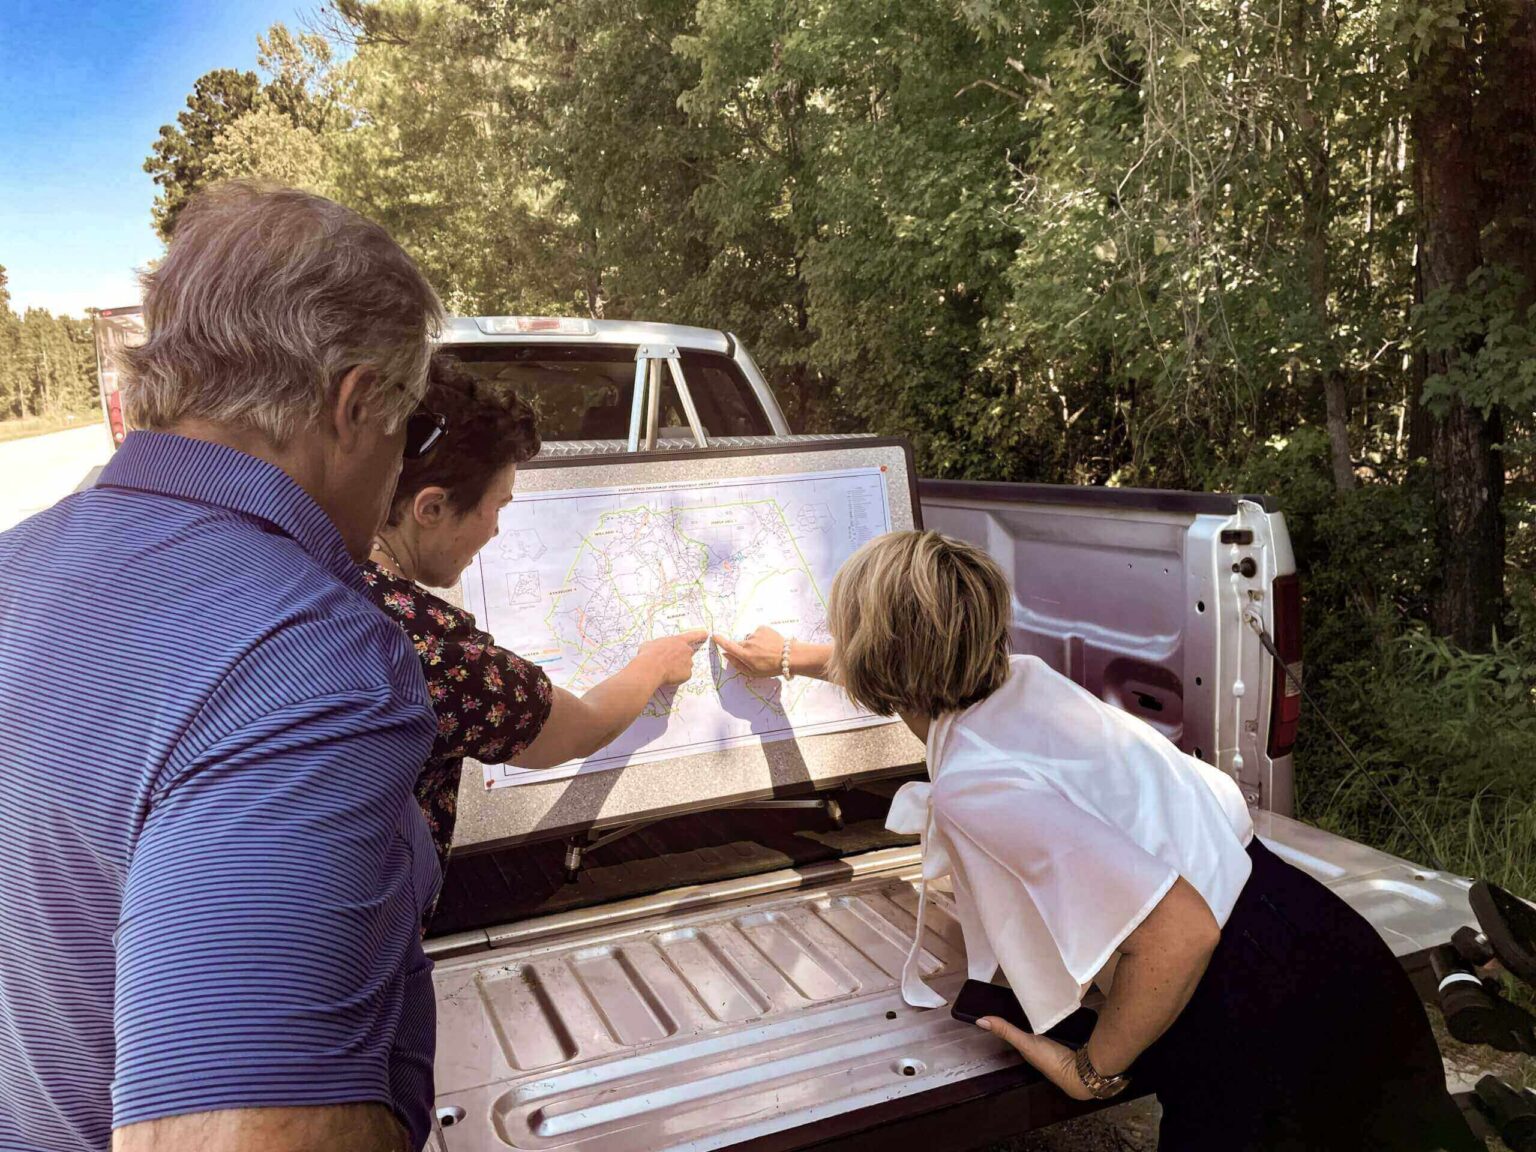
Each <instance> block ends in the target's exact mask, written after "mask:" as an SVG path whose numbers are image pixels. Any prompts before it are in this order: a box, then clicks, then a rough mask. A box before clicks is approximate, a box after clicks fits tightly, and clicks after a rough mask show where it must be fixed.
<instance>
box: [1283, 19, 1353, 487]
mask: <svg viewBox="0 0 1536 1152" xmlns="http://www.w3.org/2000/svg"><path fill="white" fill-rule="evenodd" d="M1294 15H1295V21H1296V25H1295V29H1294V33H1293V35H1294V41H1293V49H1294V51H1293V59H1294V60H1295V67H1296V69H1297V73H1296V74H1297V83H1298V86H1299V89H1300V91H1299V93H1298V96H1297V108H1296V129H1297V139H1298V142H1299V144H1300V146H1301V152H1302V157H1303V161H1304V169H1303V171H1302V172H1301V174H1300V176H1299V183H1300V186H1301V236H1302V246H1303V251H1304V253H1305V259H1306V268H1307V301H1308V304H1309V305H1310V309H1311V312H1312V323H1313V326H1314V331H1315V332H1316V338H1317V342H1318V344H1317V355H1318V359H1319V360H1320V361H1321V364H1320V365H1319V368H1318V370H1317V371H1316V372H1315V373H1313V376H1312V383H1313V387H1314V388H1317V389H1318V390H1320V391H1321V392H1322V394H1323V406H1324V410H1325V412H1326V413H1327V427H1328V455H1329V458H1330V459H1331V461H1332V463H1333V484H1334V487H1335V488H1337V489H1338V490H1339V491H1340V492H1348V491H1350V490H1351V489H1352V488H1354V487H1355V464H1354V458H1353V457H1352V456H1351V455H1350V451H1349V380H1348V378H1347V377H1346V375H1345V373H1344V370H1343V368H1342V367H1341V366H1340V364H1339V363H1338V359H1339V357H1338V349H1337V348H1336V347H1335V344H1334V339H1333V318H1332V317H1331V316H1330V315H1329V309H1328V287H1329V279H1328V277H1329V269H1328V224H1329V221H1330V217H1331V215H1332V212H1333V202H1332V197H1333V188H1332V176H1333V160H1332V157H1331V156H1330V155H1329V152H1328V135H1327V123H1326V122H1327V118H1328V117H1327V109H1324V110H1323V112H1322V114H1321V115H1320V114H1319V112H1318V110H1317V109H1316V108H1314V107H1313V101H1314V99H1315V98H1316V90H1315V89H1314V88H1313V87H1312V85H1311V83H1310V80H1309V78H1308V77H1307V76H1306V74H1305V70H1306V61H1307V58H1308V53H1307V48H1308V40H1309V39H1310V38H1311V37H1312V36H1313V34H1314V33H1315V34H1316V36H1317V37H1318V38H1321V37H1322V36H1324V34H1325V30H1324V29H1323V27H1322V23H1321V13H1320V12H1319V11H1318V5H1317V4H1316V3H1315V2H1310V0H1309V2H1302V3H1298V4H1296V6H1295V8H1294Z"/></svg>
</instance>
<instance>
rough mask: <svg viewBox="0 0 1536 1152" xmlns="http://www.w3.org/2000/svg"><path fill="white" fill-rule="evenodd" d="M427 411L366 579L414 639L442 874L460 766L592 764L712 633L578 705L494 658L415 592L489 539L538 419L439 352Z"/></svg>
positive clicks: (540, 676)
mask: <svg viewBox="0 0 1536 1152" xmlns="http://www.w3.org/2000/svg"><path fill="white" fill-rule="evenodd" d="M422 406H423V407H424V408H425V409H427V410H428V411H429V412H432V413H435V414H436V415H437V416H438V417H440V424H441V427H442V428H443V434H442V438H441V440H439V441H438V442H437V443H436V444H435V445H434V447H433V450H432V452H430V453H429V454H426V455H423V456H420V457H418V458H415V459H407V460H406V461H405V464H404V467H403V469H402V471H401V473H400V482H399V484H398V486H397V487H396V489H395V497H394V502H393V503H392V505H391V506H390V513H389V519H388V522H387V523H386V524H385V526H384V527H383V528H382V529H381V530H380V531H379V534H378V536H377V538H376V539H375V540H374V544H373V554H372V556H371V557H370V559H369V562H368V563H367V564H366V565H365V566H364V570H363V576H364V579H365V580H367V582H368V586H369V588H370V589H371V591H372V593H373V597H374V599H375V600H376V601H377V602H378V604H379V606H380V607H381V608H383V609H384V611H385V612H387V613H389V614H390V615H391V616H393V617H395V618H396V619H397V620H398V621H399V622H400V624H401V626H402V627H403V628H404V629H405V631H406V634H407V635H408V636H409V637H410V638H411V642H412V643H413V644H414V645H415V646H416V651H417V653H418V654H419V655H420V657H421V664H422V670H423V671H424V672H425V673H426V678H427V691H428V693H429V694H430V695H431V697H432V706H433V708H434V709H435V710H436V712H437V742H436V744H435V745H434V746H433V749H432V756H431V758H430V759H429V760H428V761H427V764H426V766H425V767H424V768H423V770H422V773H421V777H420V779H419V780H418V782H417V786H416V796H417V799H418V800H419V801H420V803H421V807H422V811H423V812H424V813H425V814H426V817H427V823H428V824H429V825H430V826H431V829H432V839H433V842H434V843H435V844H436V845H437V852H438V859H439V861H440V862H441V863H442V864H443V865H444V866H445V867H446V865H447V863H448V853H449V847H450V845H451V844H452V842H453V825H454V812H455V802H456V800H457V798H458V791H459V775H460V771H461V769H462V767H463V763H464V757H466V756H473V757H474V758H475V759H476V760H479V761H481V762H482V763H485V764H516V765H517V766H518V767H520V768H551V767H554V766H555V765H556V764H563V763H565V762H566V761H567V760H574V759H583V758H585V757H587V756H590V755H592V753H594V752H596V751H597V750H598V749H599V748H602V747H603V746H604V745H606V744H608V743H609V742H610V741H612V740H614V739H615V738H616V737H617V736H619V734H620V733H622V732H623V731H624V730H625V729H626V728H628V727H629V726H630V725H631V724H632V723H634V721H635V719H636V717H638V716H639V715H640V712H641V710H642V709H644V708H645V706H646V703H647V702H648V701H649V700H650V698H651V696H652V695H653V694H654V693H655V692H656V691H657V689H659V688H662V687H664V686H667V685H672V684H681V683H683V682H684V681H685V680H687V679H688V676H689V673H690V672H691V671H692V668H693V653H694V649H695V648H696V647H697V646H698V645H699V644H700V643H702V642H703V641H704V639H705V638H706V635H707V633H705V632H703V631H700V632H690V633H684V634H683V635H681V636H666V637H662V638H660V639H656V640H652V641H649V642H648V643H645V644H642V645H641V646H640V650H639V651H638V652H637V653H636V654H635V658H634V659H633V660H632V661H630V663H629V664H628V665H626V666H625V667H624V668H623V669H621V670H620V671H619V672H617V673H615V674H614V675H613V676H611V677H609V678H608V679H607V680H605V681H603V682H602V683H601V684H599V685H597V686H596V687H595V688H592V689H591V690H589V691H588V692H586V693H585V694H584V695H582V696H576V695H573V694H572V693H570V692H567V691H565V690H564V689H563V688H557V687H555V686H554V685H552V684H551V683H550V682H549V677H548V676H546V675H545V674H544V672H543V670H542V669H540V668H539V667H538V666H537V665H534V664H531V663H529V662H528V661H527V660H524V659H523V658H522V657H520V656H518V655H516V654H515V653H513V652H509V651H507V650H506V649H505V648H499V647H497V645H496V642H495V641H494V640H493V639H492V638H491V636H490V634H489V633H487V632H483V631H481V630H480V629H479V628H477V627H476V626H475V621H474V618H473V617H472V616H470V614H469V613H468V612H465V611H464V610H463V609H461V608H456V607H454V606H453V605H452V604H449V603H448V602H447V601H446V600H443V599H442V598H441V597H439V596H435V595H433V594H432V593H431V592H428V591H427V590H426V588H424V587H423V585H427V586H430V587H434V588H446V587H449V586H450V585H452V584H454V583H456V582H457V581H458V579H459V575H460V573H462V572H463V571H464V569H465V568H466V567H468V566H469V563H470V561H471V560H473V559H474V558H475V555H476V553H478V552H479V551H480V549H482V548H484V547H485V545H486V544H487V543H488V542H489V541H490V540H491V538H492V537H494V536H495V535H496V525H497V519H498V517H499V515H500V513H501V510H502V509H503V508H504V507H506V506H507V504H508V503H509V502H510V501H511V500H512V484H513V481H514V480H515V479H516V476H517V466H518V465H519V464H521V463H523V462H524V461H526V460H530V459H532V458H533V456H534V455H535V454H536V453H537V452H538V450H539V433H538V427H537V421H536V419H535V416H534V412H533V409H532V408H530V407H529V406H528V404H527V403H525V402H524V401H523V400H521V399H519V398H518V397H517V396H516V395H515V394H514V393H513V392H512V391H511V390H510V389H508V388H505V387H497V386H495V385H491V384H488V383H483V382H481V381H479V380H476V379H475V377H474V376H473V375H472V374H470V373H469V372H468V371H466V370H465V368H464V367H463V366H462V365H461V364H460V363H459V362H458V361H457V360H455V359H453V358H452V357H450V356H447V355H444V354H439V355H438V356H436V357H435V358H434V360H433V363H432V371H431V375H430V377H429V383H428V389H427V394H426V398H425V399H424V401H423V402H422Z"/></svg>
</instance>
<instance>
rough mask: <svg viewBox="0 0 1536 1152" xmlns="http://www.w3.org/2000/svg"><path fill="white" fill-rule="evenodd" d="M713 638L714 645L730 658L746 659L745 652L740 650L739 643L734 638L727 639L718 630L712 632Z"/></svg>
mask: <svg viewBox="0 0 1536 1152" xmlns="http://www.w3.org/2000/svg"><path fill="white" fill-rule="evenodd" d="M713 640H714V642H715V646H716V647H718V648H719V649H720V651H722V652H724V653H725V654H726V655H727V656H729V657H730V658H731V659H732V660H745V659H746V653H745V652H743V651H742V650H741V645H740V644H737V643H736V642H735V641H734V640H727V639H726V638H725V637H724V636H722V635H720V633H718V632H716V633H715V634H714V636H713Z"/></svg>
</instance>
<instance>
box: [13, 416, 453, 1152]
mask: <svg viewBox="0 0 1536 1152" xmlns="http://www.w3.org/2000/svg"><path fill="white" fill-rule="evenodd" d="M435 728H436V726H435V723H434V720H433V715H432V711H431V707H430V705H429V703H428V699H427V694H426V688H425V685H424V684H423V682H422V673H421V667H420V664H419V662H418V661H417V659H416V654H415V653H414V652H413V651H412V650H411V647H410V644H409V643H408V642H407V640H406V638H405V636H404V634H403V633H402V632H401V630H400V629H399V628H398V627H397V626H396V625H395V624H394V623H393V622H392V621H391V620H389V619H388V618H387V617H386V616H385V615H384V614H383V613H382V612H380V611H379V610H378V609H377V608H376V607H375V606H374V605H373V603H372V602H371V601H370V600H369V598H368V596H367V593H366V591H365V585H364V584H363V582H362V579H361V576H360V575H359V572H358V568H357V566H356V565H355V564H354V563H353V561H352V560H351V558H350V557H349V556H348V555H347V552H346V549H345V547H344V546H343V543H342V539H341V536H340V534H339V533H338V532H337V530H336V528H335V526H334V525H333V524H332V523H331V521H330V519H329V518H328V517H327V516H326V515H325V513H324V512H323V511H322V510H321V509H320V507H319V506H318V505H317V504H316V503H315V502H314V501H313V500H312V499H311V498H310V497H309V496H308V495H307V494H306V493H305V492H304V491H303V489H301V488H300V487H299V486H298V485H297V484H296V483H294V481H293V480H292V479H290V478H289V477H288V475H287V474H286V473H284V472H283V471H281V470H280V469H278V468H275V467H273V466H272V465H270V464H267V463H264V462H263V461H260V460H257V459H255V458H254V457H252V456H248V455H245V454H244V453H241V452H237V451H234V450H233V449H230V448H225V447H221V446H218V445H215V444H210V443H207V442H204V441H200V440H191V439H186V438H183V437H180V436H173V435H169V434H164V433H149V432H134V433H132V434H131V435H130V436H129V437H128V439H127V440H126V441H125V442H124V444H123V446H122V448H121V449H120V450H119V451H118V453H117V455H116V456H115V457H114V458H113V459H112V461H111V463H110V464H109V465H108V466H107V467H106V469H105V470H104V471H103V473H102V475H101V479H100V481H99V483H98V485H97V487H95V488H93V489H91V490H89V491H85V492H81V493H77V494H76V495H73V496H69V497H67V498H65V499H64V500H62V501H61V502H59V503H58V504H57V505H55V506H54V507H53V508H51V509H49V510H48V511H46V512H42V513H39V514H38V515H36V516H34V517H32V518H31V519H30V520H27V521H25V522H23V523H22V524H20V525H18V526H17V527H15V528H13V529H11V530H10V531H9V532H6V533H3V534H0V1149H4V1150H7V1152H9V1150H11V1149H27V1150H29V1152H31V1150H41V1149H47V1150H50V1152H51V1150H53V1149H61V1150H62V1149H71V1150H74V1149H80V1148H88V1149H103V1150H105V1149H106V1148H107V1147H108V1145H109V1143H110V1140H111V1130H112V1129H113V1128H114V1127H121V1126H123V1125H127V1124H133V1123H136V1122H139V1121H144V1120H150V1119H154V1118H157V1117H164V1116H171V1115H181V1114H186V1113H193V1112H206V1111H215V1110H222V1109H227V1108H239V1107H260V1106H277V1105H313V1104H334V1103H346V1102H361V1101H377V1102H380V1103H382V1104H385V1105H388V1106H391V1107H392V1108H393V1109H394V1111H395V1114H396V1115H397V1116H398V1118H399V1119H400V1120H401V1122H402V1123H404V1124H405V1125H406V1127H407V1129H408V1130H409V1131H410V1133H411V1135H412V1137H413V1139H414V1140H415V1145H416V1146H417V1147H419V1146H420V1145H421V1144H422V1143H423V1142H424V1141H425V1139H426V1135H427V1131H428V1125H429V1119H428V1116H429V1111H430V1107H431V1100H432V1055H433V1045H434V1040H435V1036H434V1015H433V999H432V987H431V963H430V962H429V961H428V960H427V959H426V957H425V956H424V955H423V953H422V949H421V942H420V929H419V925H420V922H421V913H422V910H423V908H424V907H425V906H426V905H427V903H428V902H429V901H430V900H431V899H432V897H433V895H434V894H435V891H436V887H437V883H438V866H437V858H436V854H435V853H434V851H433V848H432V841H431V838H430V836H429V835H428V833H427V829H426V824H425V821H424V820H423V818H422V815H421V811H420V809H419V808H418V807H417V805H416V802H415V800H414V798H413V795H412V786H413V784H414V783H415V780H416V775H417V773H418V771H419V770H420V768H421V765H422V764H423V762H424V761H425V760H426V758H427V755H428V753H429V751H430V749H431V746H432V738H433V734H434V732H435Z"/></svg>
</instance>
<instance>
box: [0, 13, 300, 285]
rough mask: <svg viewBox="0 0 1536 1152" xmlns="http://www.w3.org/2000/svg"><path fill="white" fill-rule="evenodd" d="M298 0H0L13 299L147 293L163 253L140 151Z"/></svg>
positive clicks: (4, 249)
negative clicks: (137, 276) (148, 276)
mask: <svg viewBox="0 0 1536 1152" xmlns="http://www.w3.org/2000/svg"><path fill="white" fill-rule="evenodd" d="M314 9H315V5H314V4H312V3H311V4H304V3H302V2H299V0H211V2H210V0H203V2H201V3H186V2H173V3H162V4H155V3H139V2H136V0H116V2H114V3H98V2H97V0H86V2H84V3H76V4H68V5H66V4H61V3H59V2H58V0H52V2H47V3H44V2H41V0H0V265H3V266H4V267H5V270H6V273H7V275H8V276H9V278H10V290H11V297H12V307H13V308H15V309H16V310H17V311H18V312H19V311H21V310H22V309H23V308H25V307H27V306H28V305H34V306H37V307H41V308H47V309H49V310H51V311H53V312H56V313H57V312H69V313H72V314H75V315H79V314H81V313H82V312H83V310H84V309H85V308H86V307H88V306H93V305H94V306H97V307H111V306H113V305H120V304H131V303H135V302H136V301H137V300H138V285H137V283H136V281H135V280H134V269H135V268H137V267H140V266H142V265H143V264H144V263H145V261H147V260H151V259H153V258H154V257H156V256H157V255H159V253H160V241H159V240H158V239H157V238H156V236H155V233H154V230H153V228H152V227H151V226H150V220H149V210H150V205H151V204H152V203H153V202H154V198H155V184H154V182H153V181H152V180H151V179H150V178H149V176H148V174H147V173H145V172H144V170H143V165H144V158H145V157H146V156H148V155H149V149H150V146H151V144H153V143H154V140H155V137H156V135H157V134H158V133H159V130H160V125H162V124H166V123H169V122H171V121H173V120H174V119H175V116H176V113H177V112H179V111H180V110H181V109H182V107H183V106H184V104H185V102H186V98H187V93H189V92H190V91H191V90H192V82H193V81H194V80H196V79H197V78H198V77H199V76H201V75H202V74H203V73H204V72H208V71H210V70H212V69H214V68H254V67H255V63H256V37H257V35H259V34H260V33H262V32H265V31H266V30H267V28H268V27H270V26H271V25H272V24H274V23H276V22H278V21H283V22H285V23H287V24H288V25H289V26H290V27H296V26H297V25H299V24H301V23H302V22H303V20H304V18H305V17H306V15H307V14H308V13H310V12H312V11H314Z"/></svg>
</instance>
